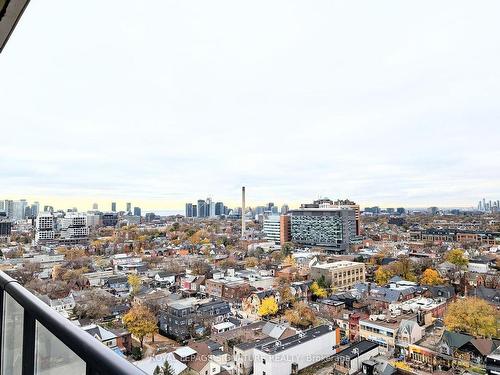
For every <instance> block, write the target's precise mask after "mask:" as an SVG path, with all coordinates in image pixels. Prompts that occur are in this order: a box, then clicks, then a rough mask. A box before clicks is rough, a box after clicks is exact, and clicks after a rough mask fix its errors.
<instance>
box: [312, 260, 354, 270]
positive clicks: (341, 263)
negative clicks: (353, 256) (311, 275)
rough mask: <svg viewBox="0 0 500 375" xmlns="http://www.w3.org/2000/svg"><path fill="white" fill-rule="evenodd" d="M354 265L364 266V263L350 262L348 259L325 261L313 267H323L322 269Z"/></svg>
mask: <svg viewBox="0 0 500 375" xmlns="http://www.w3.org/2000/svg"><path fill="white" fill-rule="evenodd" d="M352 266H363V263H358V262H350V261H348V260H341V261H338V262H333V263H323V264H317V265H315V266H313V268H321V269H325V270H327V269H334V268H343V267H352Z"/></svg>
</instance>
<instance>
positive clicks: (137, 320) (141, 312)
mask: <svg viewBox="0 0 500 375" xmlns="http://www.w3.org/2000/svg"><path fill="white" fill-rule="evenodd" d="M123 323H124V324H125V327H127V329H128V330H129V331H130V333H131V334H132V335H134V336H135V337H137V339H138V340H139V341H140V343H141V349H142V347H143V342H144V337H146V336H147V335H152V339H153V341H154V334H155V333H156V332H158V327H157V325H156V318H155V316H154V315H153V313H152V312H151V311H150V310H149V309H148V308H147V307H145V306H141V305H139V304H135V305H134V306H133V307H132V308H131V309H130V311H129V312H128V313H127V314H125V316H124V317H123Z"/></svg>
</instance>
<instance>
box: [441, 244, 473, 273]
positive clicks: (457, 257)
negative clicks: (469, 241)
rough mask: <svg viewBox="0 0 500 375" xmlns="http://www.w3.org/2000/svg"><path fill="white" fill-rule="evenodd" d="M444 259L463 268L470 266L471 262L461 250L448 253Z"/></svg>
mask: <svg viewBox="0 0 500 375" xmlns="http://www.w3.org/2000/svg"><path fill="white" fill-rule="evenodd" d="M444 259H445V260H446V261H448V262H450V263H451V264H454V265H455V266H457V267H459V268H462V267H465V266H466V265H467V264H469V260H468V259H467V258H466V257H465V255H464V252H463V251H462V250H460V249H453V250H450V251H448V252H447V253H446V254H445V256H444Z"/></svg>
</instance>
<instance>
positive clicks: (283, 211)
mask: <svg viewBox="0 0 500 375" xmlns="http://www.w3.org/2000/svg"><path fill="white" fill-rule="evenodd" d="M288 211H290V208H289V207H288V205H287V204H286V203H285V204H284V205H283V206H281V214H282V215H286V214H287V213H288Z"/></svg>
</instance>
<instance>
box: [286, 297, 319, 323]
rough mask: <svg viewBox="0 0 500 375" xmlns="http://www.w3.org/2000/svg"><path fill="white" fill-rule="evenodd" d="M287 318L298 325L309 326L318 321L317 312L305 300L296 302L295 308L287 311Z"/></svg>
mask: <svg viewBox="0 0 500 375" xmlns="http://www.w3.org/2000/svg"><path fill="white" fill-rule="evenodd" d="M285 319H286V320H288V322H290V324H293V325H295V326H298V327H302V328H307V327H309V326H312V325H314V324H315V323H316V314H315V313H314V311H313V310H312V309H311V308H310V307H309V306H307V304H306V303H304V302H296V303H295V304H294V305H293V308H291V309H289V310H287V311H286V312H285Z"/></svg>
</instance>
